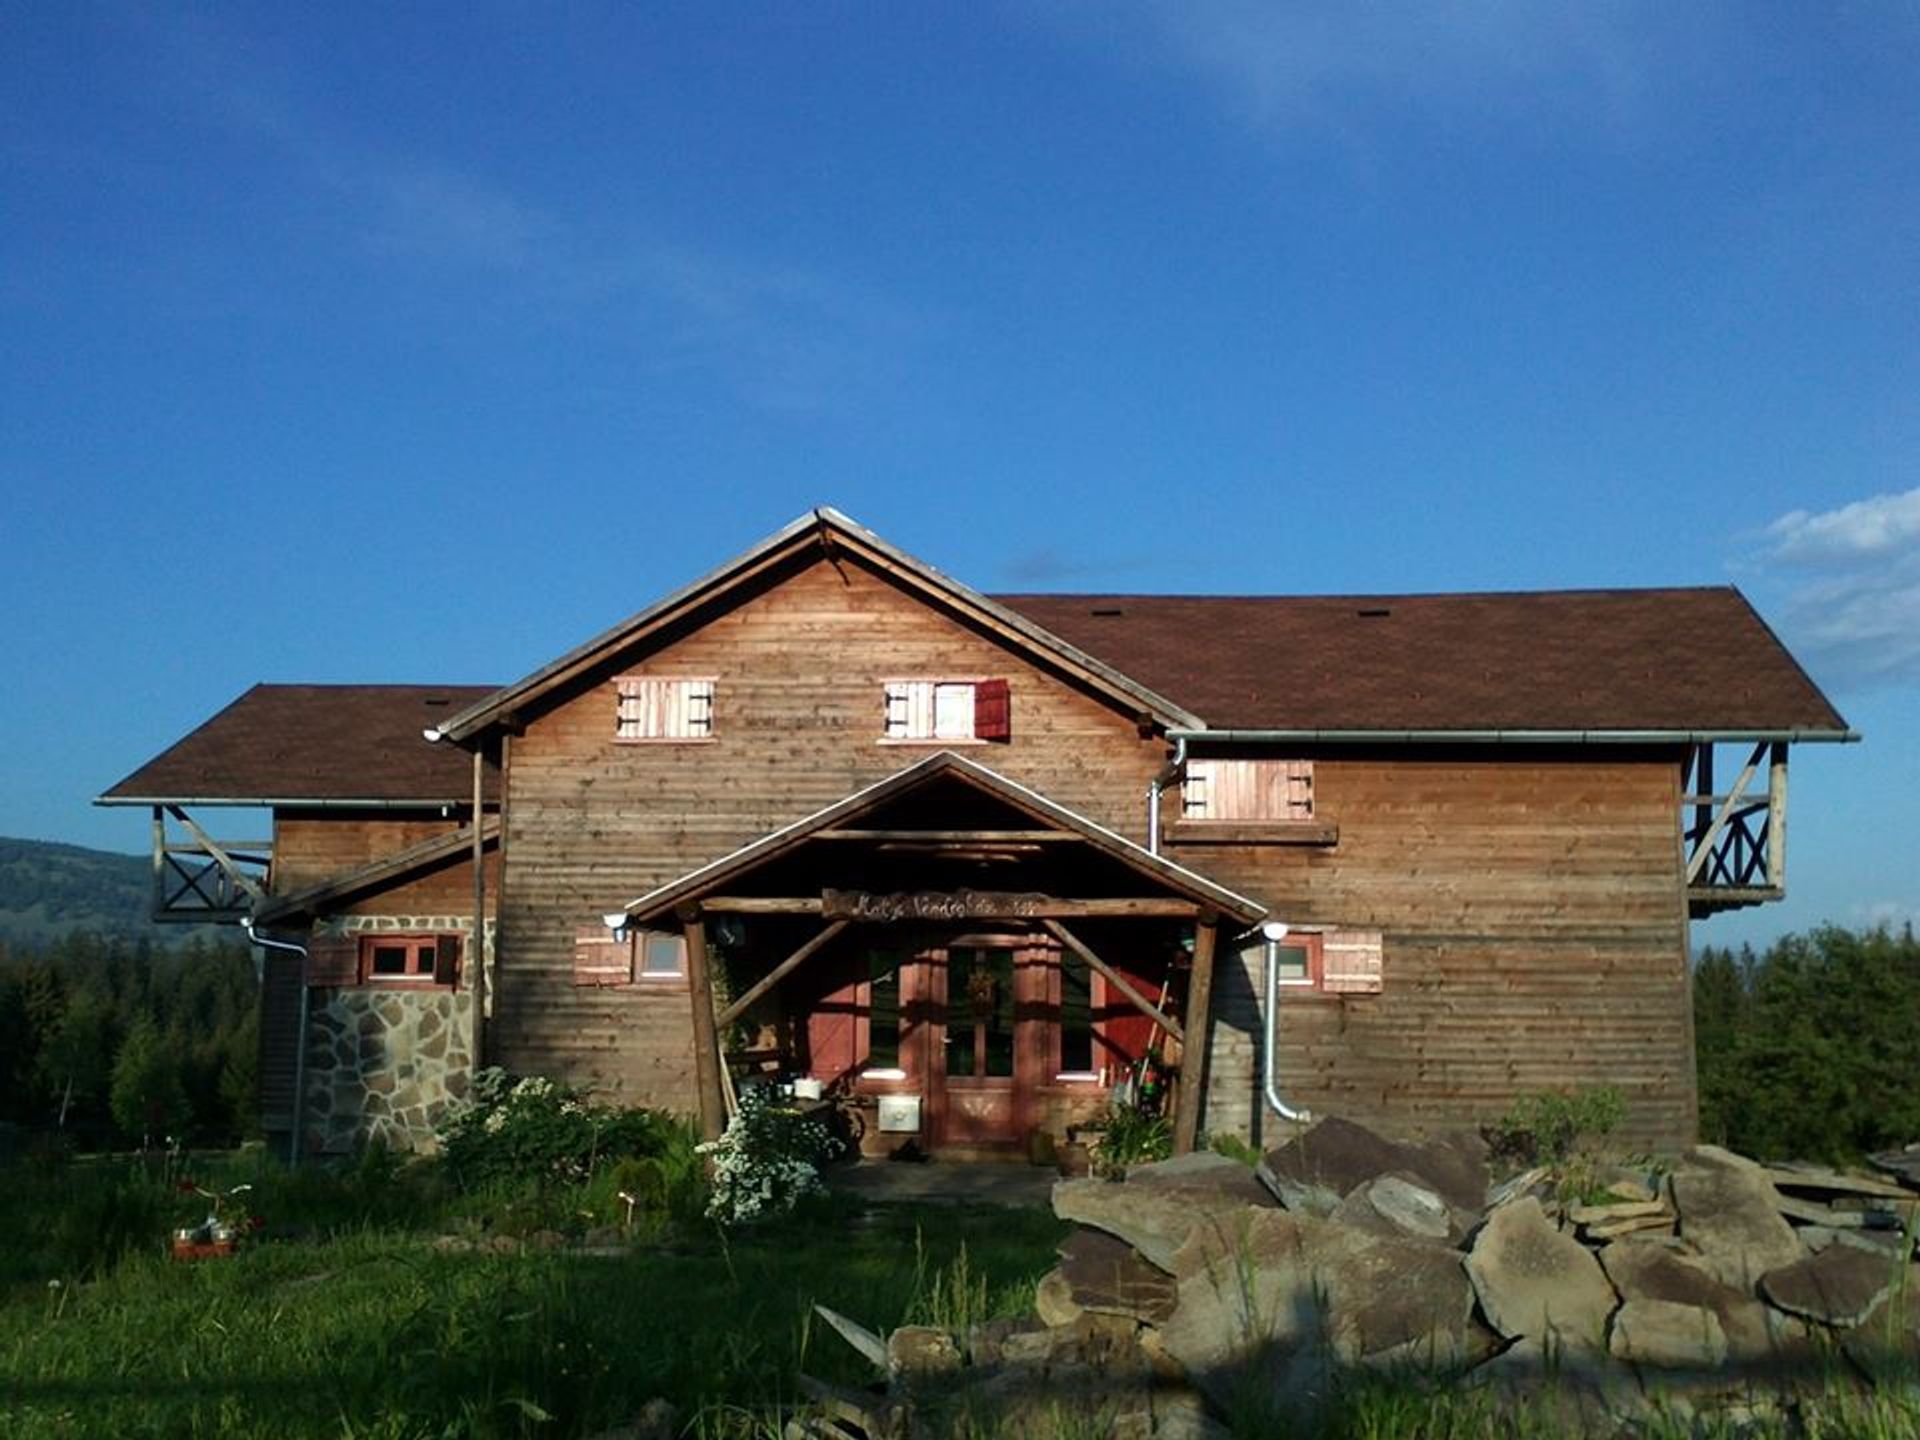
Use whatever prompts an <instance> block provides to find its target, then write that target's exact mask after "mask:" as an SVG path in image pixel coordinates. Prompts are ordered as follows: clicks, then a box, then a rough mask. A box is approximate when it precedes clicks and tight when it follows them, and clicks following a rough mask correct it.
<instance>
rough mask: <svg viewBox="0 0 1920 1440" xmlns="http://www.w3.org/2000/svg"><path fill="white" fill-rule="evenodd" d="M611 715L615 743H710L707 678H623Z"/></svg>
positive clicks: (710, 708)
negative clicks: (645, 741)
mask: <svg viewBox="0 0 1920 1440" xmlns="http://www.w3.org/2000/svg"><path fill="white" fill-rule="evenodd" d="M618 683H619V697H620V698H619V700H618V702H617V708H616V710H615V712H614V729H613V737H614V739H616V740H711V739H712V738H713V687H714V682H713V681H712V680H711V679H706V678H702V679H692V678H685V677H681V676H666V675H627V676H623V677H621V679H620V681H619V682H618Z"/></svg>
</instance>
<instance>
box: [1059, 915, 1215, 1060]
mask: <svg viewBox="0 0 1920 1440" xmlns="http://www.w3.org/2000/svg"><path fill="white" fill-rule="evenodd" d="M1040 923H1041V924H1042V925H1043V926H1045V927H1046V931H1047V933H1048V934H1049V935H1051V936H1053V938H1054V939H1056V940H1058V941H1059V942H1060V943H1061V944H1062V945H1064V946H1066V947H1067V948H1068V949H1069V950H1071V951H1073V953H1074V954H1076V955H1078V956H1079V957H1080V958H1081V959H1082V960H1084V961H1086V962H1087V964H1089V965H1090V966H1092V967H1093V968H1094V969H1095V970H1098V971H1099V972H1100V973H1101V974H1102V975H1104V976H1105V977H1106V981H1107V983H1108V984H1109V985H1111V986H1113V988H1114V989H1116V990H1118V991H1119V992H1120V993H1121V994H1122V995H1124V996H1126V998H1127V1000H1128V1002H1129V1003H1131V1004H1132V1005H1133V1007H1134V1008H1135V1009H1137V1010H1138V1011H1140V1013H1141V1014H1143V1015H1146V1016H1148V1017H1149V1018H1151V1019H1152V1020H1153V1021H1154V1022H1155V1023H1156V1024H1158V1025H1159V1026H1160V1028H1161V1029H1162V1030H1164V1031H1166V1032H1167V1034H1169V1035H1171V1036H1172V1037H1173V1038H1174V1039H1176V1040H1178V1041H1180V1042H1181V1044H1183V1045H1184V1044H1185V1043H1186V1032H1185V1031H1184V1030H1182V1029H1181V1028H1180V1022H1179V1021H1178V1020H1175V1019H1174V1018H1173V1017H1172V1016H1171V1015H1169V1014H1167V1013H1166V1011H1164V1010H1162V1009H1161V1008H1160V1007H1159V1006H1158V1005H1156V1004H1154V1003H1153V1002H1152V1001H1151V1000H1149V999H1147V997H1146V996H1144V995H1142V994H1141V993H1140V992H1139V990H1137V989H1136V988H1135V987H1134V984H1133V982H1132V981H1131V980H1129V979H1127V977H1126V976H1124V975H1122V974H1121V973H1120V972H1119V971H1118V970H1116V969H1114V968H1113V966H1111V965H1109V964H1108V963H1107V962H1106V961H1104V960H1102V959H1101V958H1100V957H1099V956H1098V955H1096V954H1094V953H1093V951H1092V950H1090V949H1089V948H1088V947H1087V944H1086V942H1085V941H1083V940H1082V939H1081V938H1080V937H1079V936H1078V935H1075V934H1074V933H1073V932H1072V931H1071V930H1069V929H1067V927H1066V926H1064V925H1062V924H1061V923H1060V922H1059V921H1058V920H1042V921H1041V922H1040Z"/></svg>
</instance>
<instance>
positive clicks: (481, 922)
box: [467, 737, 487, 1071]
mask: <svg viewBox="0 0 1920 1440" xmlns="http://www.w3.org/2000/svg"><path fill="white" fill-rule="evenodd" d="M485 744H486V742H485V738H484V737H482V739H481V742H480V743H479V744H476V745H475V746H474V747H473V849H472V850H471V852H469V853H470V854H471V856H472V860H473V939H472V941H471V943H470V944H469V945H468V946H467V977H468V979H467V983H468V985H469V986H470V987H471V988H472V991H473V1034H472V1035H471V1036H470V1037H469V1047H468V1050H467V1054H468V1055H469V1056H471V1057H472V1065H473V1069H475V1070H476V1071H477V1070H478V1069H479V1068H480V1067H481V1066H482V1065H484V1064H485V1063H486V1060H485V1058H484V1057H485V1055H486V1029H487V866H486V854H487V835H486V829H487V827H486V811H485V809H484V808H482V802H483V801H484V799H485V794H484V792H483V789H482V767H483V761H482V756H481V751H482V750H483V749H484V748H485Z"/></svg>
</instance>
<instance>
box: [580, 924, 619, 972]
mask: <svg viewBox="0 0 1920 1440" xmlns="http://www.w3.org/2000/svg"><path fill="white" fill-rule="evenodd" d="M573 983H574V984H575V985H631V984H632V983H633V933H632V932H631V931H629V932H628V934H627V938H626V939H624V940H616V939H614V938H613V932H612V931H610V930H608V929H607V927H606V926H604V925H593V926H582V927H581V928H580V929H578V930H576V931H574V932H573Z"/></svg>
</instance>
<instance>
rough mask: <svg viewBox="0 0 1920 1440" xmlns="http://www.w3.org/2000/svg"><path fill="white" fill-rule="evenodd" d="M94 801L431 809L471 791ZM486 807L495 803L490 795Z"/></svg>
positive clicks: (462, 799)
mask: <svg viewBox="0 0 1920 1440" xmlns="http://www.w3.org/2000/svg"><path fill="white" fill-rule="evenodd" d="M93 803H94V804H96V805H148V806H152V805H196V806H199V807H201V808H203V809H212V808H217V807H219V806H227V807H230V808H246V809H250V810H263V809H285V810H433V809H439V808H440V807H441V806H444V805H471V804H472V803H473V797H472V795H441V796H434V797H432V798H427V799H408V798H405V797H402V798H399V799H393V798H381V799H373V798H367V797H355V796H343V795H114V794H111V793H109V794H106V795H96V796H94V797H93ZM487 805H488V808H495V807H497V805H498V801H497V799H489V801H488V802H487Z"/></svg>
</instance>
